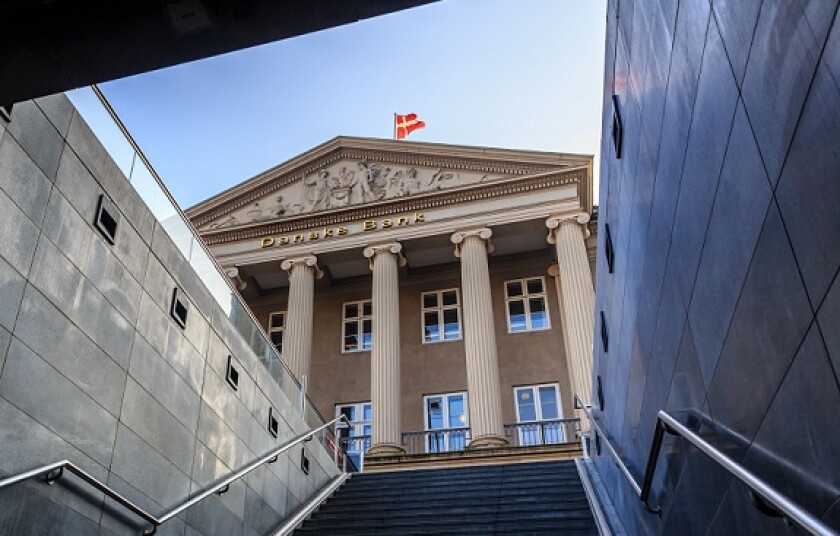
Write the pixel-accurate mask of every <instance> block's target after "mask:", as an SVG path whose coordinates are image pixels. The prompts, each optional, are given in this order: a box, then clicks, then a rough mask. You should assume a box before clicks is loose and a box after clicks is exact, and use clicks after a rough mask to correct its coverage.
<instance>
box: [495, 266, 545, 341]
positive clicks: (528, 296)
mask: <svg viewBox="0 0 840 536" xmlns="http://www.w3.org/2000/svg"><path fill="white" fill-rule="evenodd" d="M534 279H539V280H540V282H541V283H542V292H535V293H533V294H532V293H530V292H528V281H533V280H534ZM508 283H519V284H520V285H522V294H521V295H520V296H508ZM534 298H542V299H543V304H544V306H545V324H546V325H545V327H542V328H535V327H532V326H531V302H530V300H532V299H534ZM514 301H521V302H522V303H523V305H524V306H525V329H524V330H521V331H512V329H511V327H512V326H511V323H510V303H511V302H514ZM505 318H506V319H507V329H508V333H528V332H530V331H546V330H549V329H551V315H550V314H549V312H548V289H547V288H546V286H545V277H543V276H534V277H523V278H520V279H508V280H507V281H505Z"/></svg>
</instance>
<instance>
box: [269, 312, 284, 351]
mask: <svg viewBox="0 0 840 536" xmlns="http://www.w3.org/2000/svg"><path fill="white" fill-rule="evenodd" d="M277 315H280V316H282V317H283V325H282V326H280V327H279V328H275V327H273V326H274V322H273V320H274V317H275V316H277ZM275 333H280V348H279V349H278V348H277V345H276V344H274V341H273V340H272V338H271V336H272V335H273V334H275ZM268 340H269V341H271V345H272V346H274V349H275V350H277V353H278V354H279V355H280V356H281V357H282V356H283V345H284V344H285V343H286V311H274V312H272V313H268Z"/></svg>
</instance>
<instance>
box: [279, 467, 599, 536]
mask: <svg viewBox="0 0 840 536" xmlns="http://www.w3.org/2000/svg"><path fill="white" fill-rule="evenodd" d="M295 534H301V535H302V534H324V535H326V534H337V535H343V534H347V535H373V534H394V535H396V534H399V535H401V536H406V535H409V534H451V535H456V534H557V535H584V534H586V535H597V534H598V530H597V528H596V527H595V521H594V519H593V517H592V513H591V511H590V509H589V503H588V502H587V499H586V495H585V494H584V490H583V485H582V484H581V482H580V478H579V476H578V473H577V469H576V467H575V464H574V462H572V461H561V462H540V463H520V464H507V465H486V466H478V467H465V468H456V469H427V470H418V471H393V472H388V473H374V474H360V475H355V476H353V477H352V478H351V479H350V480H349V481H348V482H347V483H346V484H345V485H344V486H342V487H341V489H339V490H338V491H337V492H336V493H335V494H334V495H333V496H332V497H331V498H329V499H328V500H327V501H326V503H324V504H323V505H322V506H321V508H320V509H319V510H318V511H317V512H316V513H315V514H313V515H312V517H311V518H310V519H308V520H307V521H306V522H305V523H304V524H303V525H302V526H301V527H300V528H299V529H297V530H296V531H295Z"/></svg>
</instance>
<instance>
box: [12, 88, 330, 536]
mask: <svg viewBox="0 0 840 536" xmlns="http://www.w3.org/2000/svg"><path fill="white" fill-rule="evenodd" d="M100 195H104V196H105V197H106V198H107V199H109V200H110V201H111V203H113V206H114V208H115V211H116V213H117V214H118V215H119V217H120V224H119V226H118V228H117V233H116V240H115V243H114V244H113V245H111V244H109V243H108V242H107V241H106V240H105V239H103V237H102V236H101V235H100V234H99V233H98V232H97V231H96V230H95V228H94V226H93V225H92V223H93V221H94V216H95V213H96V209H97V203H98V201H99V197H100ZM175 287H179V288H181V289H182V290H183V291H184V293H185V294H184V295H185V298H186V300H187V302H188V304H189V311H190V312H189V314H188V318H187V325H186V329H184V330H182V329H181V328H179V327H178V326H177V325H176V323H175V322H174V320H172V319H171V318H170V316H169V314H168V312H169V306H170V299H171V296H172V292H173V289H174V288H175ZM228 355H232V356H234V359H235V362H236V363H237V364H238V366H239V372H240V380H239V389H238V390H237V391H234V390H233V389H231V388H230V387H229V386H228V384H227V383H226V382H225V380H224V377H225V373H226V366H227V357H228ZM289 398H290V397H288V396H287V395H286V393H285V392H284V391H283V390H281V388H280V386H279V385H278V384H277V383H276V382H275V381H274V379H273V378H272V375H271V374H270V373H269V371H268V370H267V369H266V368H265V367H264V366H263V365H262V364H261V363H260V358H259V356H258V355H257V354H256V353H255V352H254V351H253V349H252V348H251V346H250V345H249V341H246V340H245V339H244V338H243V337H242V336H241V335H240V332H239V331H238V330H237V328H236V327H235V326H234V325H233V324H232V323H231V321H230V320H229V319H228V317H227V316H226V315H225V313H224V311H223V310H222V308H221V307H220V306H219V305H218V304H217V303H216V301H215V300H214V298H213V297H212V295H211V294H210V292H209V291H208V290H207V289H206V287H205V286H204V285H203V283H202V282H201V280H200V279H199V277H198V276H197V275H196V274H195V272H194V271H193V269H192V268H191V266H190V265H189V264H188V263H187V261H186V260H185V259H184V258H183V256H182V255H181V253H180V252H179V251H178V249H177V248H176V247H175V245H174V243H173V242H172V240H171V239H170V238H169V236H168V235H167V233H166V231H164V228H163V226H162V225H161V224H160V223H159V222H158V221H156V220H155V218H154V216H153V215H152V212H151V211H150V210H149V209H148V208H147V207H146V205H145V204H144V203H143V201H142V200H141V198H140V197H139V196H138V195H137V192H135V191H134V189H133V188H132V186H131V185H130V184H129V182H128V181H127V180H126V178H125V177H124V176H123V175H122V173H121V172H120V171H119V169H118V168H117V166H116V164H115V163H114V162H113V161H112V160H111V158H110V157H109V155H108V154H107V153H106V152H105V150H104V149H103V147H102V146H101V145H100V143H99V142H98V140H97V139H96V138H95V137H94V135H93V133H92V132H91V131H90V130H89V128H88V126H87V125H86V124H85V122H84V121H83V120H82V119H81V117H80V116H79V114H78V113H77V112H76V111H75V110H74V109H73V107H72V105H71V104H70V102H69V101H68V100H67V98H66V97H65V96H63V95H58V96H53V97H47V98H44V99H38V100H37V101H30V102H25V103H20V104H17V105H15V107H14V111H13V113H12V121H11V123H8V124H6V123H2V122H0V478H3V477H5V476H8V475H10V474H15V473H19V472H22V471H25V470H28V469H32V468H34V467H36V466H39V465H43V464H46V463H52V462H56V461H59V460H62V459H68V460H70V461H72V462H74V463H75V464H77V465H79V466H80V467H82V468H83V469H84V470H86V471H88V472H89V473H90V474H92V475H93V476H94V477H96V478H98V479H100V480H102V481H104V482H106V483H107V484H108V485H109V486H111V487H112V488H115V489H116V490H117V491H118V492H120V493H122V494H123V495H124V496H125V497H127V498H129V499H130V500H132V501H135V502H136V503H137V504H138V505H139V506H141V507H143V508H146V509H147V510H149V511H150V512H151V513H153V514H154V515H160V514H161V513H162V512H164V511H165V510H168V509H170V508H172V507H174V506H177V505H178V504H180V503H181V502H182V501H184V500H186V499H187V498H188V497H189V496H190V495H191V494H193V493H195V492H198V491H200V490H202V489H204V488H205V487H207V486H208V485H209V484H210V483H212V482H214V481H216V480H218V479H219V478H221V477H223V476H226V475H227V474H228V473H230V472H231V471H232V470H235V469H239V468H240V467H242V466H244V465H245V464H246V463H248V462H250V461H251V460H252V459H254V458H255V457H257V456H258V455H262V454H265V453H266V452H268V451H270V450H271V449H272V448H274V447H276V446H278V445H280V444H282V442H284V441H286V440H288V439H290V438H291V437H293V436H296V435H299V434H301V433H303V432H305V431H306V430H307V429H308V428H309V427H308V426H307V425H306V423H305V422H304V420H303V418H302V417H301V416H300V415H299V414H298V413H297V412H296V410H295V409H294V407H295V404H296V400H289ZM291 398H294V397H291ZM269 407H274V408H275V409H276V410H278V411H279V417H280V418H279V428H280V433H279V436H280V437H279V438H274V437H272V436H271V435H270V434H269V433H268V431H267V421H268V411H269ZM305 448H306V450H307V451H308V452H309V457H310V459H311V463H310V465H311V469H310V474H309V475H304V473H303V472H302V471H301V470H300V468H299V459H300V447H298V448H297V449H295V450H293V451H291V453H290V454H288V455H284V456H282V457H280V459H279V460H278V462H277V463H275V464H273V465H270V466H264V467H262V468H260V469H257V470H256V471H255V472H253V473H251V475H249V476H248V477H246V478H245V479H243V480H240V481H237V482H235V483H233V484H232V485H231V488H230V491H229V492H228V493H226V494H224V495H222V496H221V497H219V496H215V495H213V496H211V497H209V498H208V499H207V500H205V501H204V502H202V503H200V504H199V505H198V506H196V507H194V508H192V509H190V510H187V511H186V512H184V513H183V514H182V515H179V516H177V517H176V518H175V519H172V520H171V521H169V522H167V523H166V524H164V525H163V526H161V528H160V529H159V531H158V533H159V534H178V535H199V534H202V535H207V536H209V535H219V536H222V535H224V536H229V535H237V534H238V535H252V534H265V533H267V531H269V530H270V529H272V528H274V527H275V526H276V525H278V524H279V523H280V521H281V520H282V519H283V518H284V517H285V516H286V515H287V514H288V513H289V512H291V511H293V510H294V509H295V508H297V507H298V506H299V505H300V504H301V502H302V501H305V500H306V499H307V498H309V497H310V496H311V495H312V494H313V493H314V492H315V491H316V490H317V489H318V488H320V487H321V486H323V485H324V484H325V483H326V481H327V480H328V479H329V478H330V477H331V476H333V475H334V474H336V469H335V467H334V466H333V464H332V461H331V459H330V456H329V455H328V454H327V452H326V450H325V449H324V448H323V447H322V446H321V444H320V443H319V442H318V441H312V442H310V443H308V444H307V445H306V447H305ZM143 528H145V525H144V523H143V522H141V521H140V520H139V519H138V518H137V517H136V516H134V515H132V514H130V513H128V512H127V511H125V510H124V509H122V508H121V507H119V506H117V505H116V504H115V503H113V502H112V501H111V500H110V499H105V498H104V497H103V495H102V494H101V493H98V492H96V491H95V490H94V488H92V487H90V486H88V485H87V484H84V483H83V482H82V481H81V480H79V479H78V478H77V477H75V476H73V475H69V474H68V475H67V476H65V477H64V478H62V479H61V480H60V481H59V482H58V483H57V484H56V485H54V486H47V485H46V484H45V483H43V481H37V480H31V481H27V482H25V483H21V484H17V485H14V486H12V487H9V488H5V489H3V490H0V534H9V535H16V536H17V535H22V534H63V535H80V536H81V535H84V536H90V535H91V534H139V533H140V531H141V530H142V529H143Z"/></svg>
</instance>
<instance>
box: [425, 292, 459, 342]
mask: <svg viewBox="0 0 840 536" xmlns="http://www.w3.org/2000/svg"><path fill="white" fill-rule="evenodd" d="M420 302H421V305H420V306H421V308H422V312H421V314H422V317H423V344H426V343H432V342H442V341H457V340H459V339H460V338H461V310H460V303H461V301H460V299H459V293H458V289H454V288H451V289H447V290H435V291H431V292H424V293H423V294H422V295H421V297H420Z"/></svg>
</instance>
